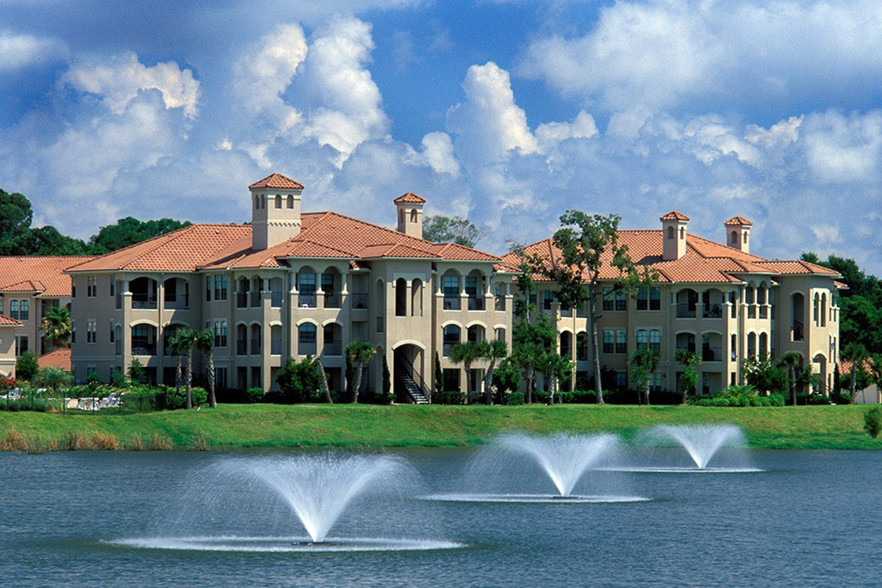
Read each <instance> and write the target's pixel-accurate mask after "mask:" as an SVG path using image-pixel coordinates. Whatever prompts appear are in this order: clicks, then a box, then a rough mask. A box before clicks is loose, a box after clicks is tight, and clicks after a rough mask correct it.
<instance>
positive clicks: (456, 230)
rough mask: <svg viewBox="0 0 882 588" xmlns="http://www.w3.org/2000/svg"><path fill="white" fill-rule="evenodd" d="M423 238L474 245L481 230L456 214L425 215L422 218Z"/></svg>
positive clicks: (436, 241)
mask: <svg viewBox="0 0 882 588" xmlns="http://www.w3.org/2000/svg"><path fill="white" fill-rule="evenodd" d="M423 239H426V240H427V241H434V242H435V243H447V242H453V243H458V244H459V245H464V246H466V247H474V246H475V245H477V244H478V241H479V240H480V239H481V231H480V230H479V229H478V227H476V226H475V225H474V224H472V223H471V222H470V221H469V220H468V219H464V218H461V217H458V216H454V217H447V216H427V217H425V218H423Z"/></svg>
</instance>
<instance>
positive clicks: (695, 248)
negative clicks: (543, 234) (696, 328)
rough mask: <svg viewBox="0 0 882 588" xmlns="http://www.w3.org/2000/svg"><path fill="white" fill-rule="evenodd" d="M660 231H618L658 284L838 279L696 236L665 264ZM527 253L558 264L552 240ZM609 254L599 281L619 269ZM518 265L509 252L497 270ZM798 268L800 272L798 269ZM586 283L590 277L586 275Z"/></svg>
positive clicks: (810, 267)
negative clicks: (754, 278)
mask: <svg viewBox="0 0 882 588" xmlns="http://www.w3.org/2000/svg"><path fill="white" fill-rule="evenodd" d="M662 237H663V235H662V231H661V230H636V231H635V230H621V231H619V232H618V238H619V244H620V245H625V246H627V247H628V254H629V255H630V256H631V259H632V260H634V263H636V264H637V265H638V266H643V267H648V268H651V269H654V270H656V271H657V272H658V274H659V278H658V282H660V283H670V282H686V283H690V282H691V283H733V282H735V283H739V282H742V281H743V277H744V275H745V274H753V275H757V274H759V275H767V276H770V277H771V276H777V275H782V274H783V275H793V274H798V273H805V274H819V275H825V276H829V277H837V276H838V275H839V274H837V273H836V272H835V271H833V270H830V269H828V268H825V267H822V266H818V265H815V264H811V263H808V262H803V261H770V260H767V259H764V258H762V257H759V256H757V255H753V254H750V253H744V252H742V251H740V250H738V249H734V248H732V247H727V246H726V245H721V244H719V243H714V242H713V241H710V240H708V239H705V238H703V237H698V236H696V235H687V236H686V253H685V254H684V255H683V256H682V257H681V258H680V259H676V260H668V261H665V260H664V258H663V255H662V253H663V251H664V244H663V240H662ZM525 252H526V253H527V254H535V255H538V256H539V257H540V258H541V259H543V260H545V261H546V262H547V263H555V264H556V263H559V262H560V260H561V252H560V250H559V249H558V248H557V247H556V246H555V245H554V240H553V239H544V240H542V241H539V242H537V243H534V244H532V245H529V246H527V247H526V248H525ZM611 262H612V254H611V253H610V252H609V250H607V251H605V252H604V253H603V255H602V256H601V264H602V265H601V268H600V274H599V278H600V279H601V280H614V279H616V278H617V277H618V270H616V269H615V268H614V267H612V264H611ZM518 266H519V263H518V257H517V255H516V254H514V253H509V254H508V255H505V256H504V257H503V258H502V264H500V265H498V266H497V269H500V270H505V271H511V270H512V269H513V268H517V267H518ZM797 268H799V270H797ZM584 279H586V280H588V279H589V276H588V275H585V276H584Z"/></svg>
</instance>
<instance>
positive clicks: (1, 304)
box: [0, 296, 3, 314]
mask: <svg viewBox="0 0 882 588" xmlns="http://www.w3.org/2000/svg"><path fill="white" fill-rule="evenodd" d="M0 314H3V296H0Z"/></svg>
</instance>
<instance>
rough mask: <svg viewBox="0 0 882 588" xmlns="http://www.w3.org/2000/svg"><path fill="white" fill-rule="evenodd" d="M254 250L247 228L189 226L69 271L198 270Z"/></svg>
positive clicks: (238, 226) (239, 226) (244, 226)
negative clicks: (235, 252) (228, 254)
mask: <svg viewBox="0 0 882 588" xmlns="http://www.w3.org/2000/svg"><path fill="white" fill-rule="evenodd" d="M246 244H247V246H248V247H249V248H250V247H251V227H250V226H247V225H207V224H206V225H190V226H187V227H184V228H181V229H178V230H177V231H172V232H171V233H166V234H165V235H160V236H159V237H154V238H153V239H149V240H147V241H142V242H141V243H137V244H135V245H131V246H129V247H126V248H125V249H120V250H119V251H114V252H113V253H108V254H107V255H104V256H102V257H99V258H97V259H94V260H92V261H89V262H86V263H83V264H80V265H78V266H76V267H74V268H71V269H70V272H71V273H73V272H95V271H138V270H141V271H181V272H190V271H195V270H196V269H197V268H198V267H199V266H200V265H203V264H205V263H206V262H207V261H208V260H211V259H214V258H216V257H218V253H219V252H223V251H228V250H230V249H231V248H232V249H237V248H238V249H239V250H241V249H242V247H243V246H245V245H246Z"/></svg>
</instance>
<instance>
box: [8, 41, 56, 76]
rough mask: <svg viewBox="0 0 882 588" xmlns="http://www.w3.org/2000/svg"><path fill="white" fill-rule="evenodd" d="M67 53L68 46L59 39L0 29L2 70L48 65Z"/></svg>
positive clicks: (10, 70) (9, 70)
mask: <svg viewBox="0 0 882 588" xmlns="http://www.w3.org/2000/svg"><path fill="white" fill-rule="evenodd" d="M66 54H67V47H66V46H65V44H64V43H62V42H61V41H59V40H57V39H47V38H39V37H34V36H31V35H22V34H15V33H12V32H9V31H0V72H12V71H17V70H21V69H26V68H29V67H33V66H36V65H40V64H43V65H48V64H49V63H51V62H53V61H56V60H58V59H61V58H63V57H64V56H65V55H66Z"/></svg>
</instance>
